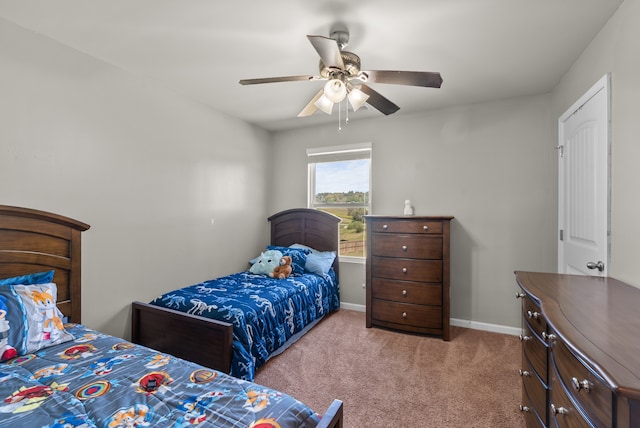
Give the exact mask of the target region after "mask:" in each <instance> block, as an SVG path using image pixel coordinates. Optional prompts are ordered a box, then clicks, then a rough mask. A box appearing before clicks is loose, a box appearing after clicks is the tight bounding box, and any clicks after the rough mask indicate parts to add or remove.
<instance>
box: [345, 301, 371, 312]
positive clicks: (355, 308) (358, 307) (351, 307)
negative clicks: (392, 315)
mask: <svg viewBox="0 0 640 428" xmlns="http://www.w3.org/2000/svg"><path fill="white" fill-rule="evenodd" d="M340 309H349V310H351V311H358V312H367V307H366V306H365V305H356V304H355V303H344V302H340Z"/></svg>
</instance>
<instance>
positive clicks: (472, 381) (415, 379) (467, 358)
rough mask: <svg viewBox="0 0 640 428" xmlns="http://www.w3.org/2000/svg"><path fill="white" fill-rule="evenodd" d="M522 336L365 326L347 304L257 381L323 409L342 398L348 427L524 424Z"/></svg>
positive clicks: (359, 314) (507, 427) (509, 426)
mask: <svg viewBox="0 0 640 428" xmlns="http://www.w3.org/2000/svg"><path fill="white" fill-rule="evenodd" d="M520 352H521V351H520V342H519V340H518V338H517V337H514V336H509V335H503V334H498V333H489V332H484V331H479V330H471V329H465V328H459V327H452V328H451V341H450V342H444V341H442V340H441V339H438V338H433V337H423V336H417V335H409V334H402V333H397V332H391V331H387V330H382V329H375V328H374V329H367V328H365V314H364V313H362V312H356V311H349V310H345V309H341V310H339V311H338V312H336V313H333V314H331V315H330V316H329V317H327V319H325V320H323V321H322V322H321V323H319V324H318V325H317V326H316V327H315V328H314V329H312V330H311V331H310V332H309V333H307V334H306V335H305V336H304V337H302V339H300V340H299V341H298V342H297V343H295V344H294V345H293V346H292V347H291V348H289V349H288V350H287V351H285V352H284V353H283V354H282V355H280V356H278V357H275V358H274V359H272V360H270V361H269V362H267V364H266V365H265V366H263V367H262V368H261V369H260V370H258V373H257V374H256V382H257V383H259V384H263V385H267V386H269V387H272V388H275V389H277V390H280V391H282V392H286V393H288V394H290V395H293V396H294V397H296V398H298V399H299V400H301V401H303V402H304V403H306V404H308V405H309V406H310V407H311V408H313V409H314V410H316V411H318V412H323V411H324V410H325V409H326V408H327V407H328V406H329V404H330V403H331V401H332V400H333V399H334V398H338V399H340V400H343V401H344V413H345V421H344V422H345V427H346V428H361V427H367V428H369V427H381V428H386V427H413V426H421V427H482V428H485V427H492V428H493V427H505V428H518V427H524V419H523V417H522V415H521V413H520V411H519V410H518V406H519V404H520V402H521V401H520V397H521V380H520V377H519V376H518V369H519V368H520V355H521V354H520Z"/></svg>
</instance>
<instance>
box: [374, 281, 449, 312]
mask: <svg viewBox="0 0 640 428" xmlns="http://www.w3.org/2000/svg"><path fill="white" fill-rule="evenodd" d="M371 293H373V298H374V299H381V300H393V301H395V302H402V303H413V304H417V305H434V306H439V305H442V285H441V284H430V283H420V282H410V281H396V280H390V279H382V278H374V279H373V280H372V281H371Z"/></svg>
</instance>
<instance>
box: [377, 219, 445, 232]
mask: <svg viewBox="0 0 640 428" xmlns="http://www.w3.org/2000/svg"><path fill="white" fill-rule="evenodd" d="M371 231H372V232H387V233H422V234H424V233H435V234H442V222H441V221H419V220H415V219H411V220H395V219H394V220H392V221H380V220H373V221H372V223H371Z"/></svg>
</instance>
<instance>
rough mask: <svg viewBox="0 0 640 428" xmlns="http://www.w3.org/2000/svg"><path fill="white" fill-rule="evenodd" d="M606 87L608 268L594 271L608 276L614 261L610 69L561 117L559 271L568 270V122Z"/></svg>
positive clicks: (559, 138) (558, 148)
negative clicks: (565, 238)
mask: <svg viewBox="0 0 640 428" xmlns="http://www.w3.org/2000/svg"><path fill="white" fill-rule="evenodd" d="M600 91H604V95H605V100H606V103H607V106H606V115H607V117H606V120H605V121H604V123H603V125H604V126H605V132H604V135H605V138H606V145H607V162H606V172H605V179H606V185H605V188H606V192H607V197H606V204H607V207H606V215H605V220H604V221H605V222H606V225H605V230H606V239H605V242H606V243H605V246H606V248H605V252H606V257H604V264H605V268H604V271H603V272H594V274H595V275H600V276H608V274H609V271H610V267H611V266H610V264H611V126H610V125H611V73H607V74H605V75H604V76H602V77H601V78H600V79H599V80H598V81H597V82H596V83H595V84H594V85H593V86H592V87H591V88H589V90H587V92H585V93H584V94H583V95H582V96H581V97H580V98H579V99H578V100H577V101H576V102H575V103H573V104H572V105H571V107H569V108H568V109H567V110H566V111H565V112H564V113H563V114H562V115H560V117H559V118H558V145H557V146H556V150H557V152H558V154H557V156H558V235H557V236H558V268H557V269H558V272H563V270H564V251H563V246H564V242H563V240H562V239H561V233H562V231H563V230H565V231H566V230H567V228H566V225H565V212H564V206H565V205H564V198H565V197H566V195H565V194H564V193H565V192H564V189H565V182H564V181H565V180H564V164H563V162H562V155H563V148H564V141H565V129H564V124H565V122H566V121H567V120H568V119H569V118H570V117H571V116H573V114H574V113H575V112H576V111H577V110H579V109H580V108H582V106H584V105H585V104H586V103H587V102H588V101H589V100H590V99H591V98H593V97H594V96H595V95H596V94H597V93H598V92H600Z"/></svg>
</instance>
